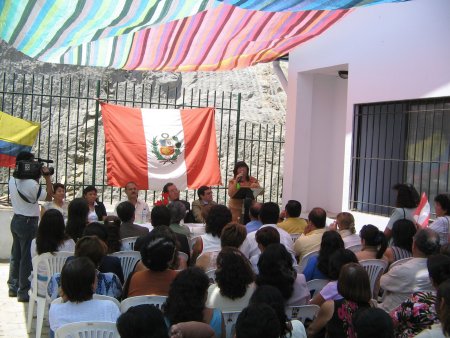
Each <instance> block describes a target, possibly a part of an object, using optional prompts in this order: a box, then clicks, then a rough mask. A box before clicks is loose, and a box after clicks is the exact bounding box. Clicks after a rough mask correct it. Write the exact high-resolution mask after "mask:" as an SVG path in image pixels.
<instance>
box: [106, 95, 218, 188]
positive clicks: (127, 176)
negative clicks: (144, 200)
mask: <svg viewBox="0 0 450 338" xmlns="http://www.w3.org/2000/svg"><path fill="white" fill-rule="evenodd" d="M101 108H102V116H103V127H104V131H105V146H106V160H107V177H108V184H109V185H112V186H116V187H123V186H125V184H126V183H127V182H130V181H133V182H135V183H136V185H137V186H138V188H139V189H145V190H147V189H152V190H161V189H162V188H163V186H164V185H165V184H166V183H168V182H172V183H174V184H175V185H176V186H177V187H178V188H179V189H185V188H193V189H196V188H199V187H200V186H202V185H220V184H221V177H220V168H219V158H218V155H217V142H216V129H215V120H214V108H196V109H146V108H131V107H124V106H118V105H112V104H107V103H101Z"/></svg>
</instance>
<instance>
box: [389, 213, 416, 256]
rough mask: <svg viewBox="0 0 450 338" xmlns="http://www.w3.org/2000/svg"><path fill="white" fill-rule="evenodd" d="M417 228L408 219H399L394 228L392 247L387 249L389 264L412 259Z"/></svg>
mask: <svg viewBox="0 0 450 338" xmlns="http://www.w3.org/2000/svg"><path fill="white" fill-rule="evenodd" d="M416 232H417V228H416V226H415V224H414V223H413V222H411V221H410V220H408V219H399V220H398V221H395V223H394V225H393V226H392V245H391V246H390V247H389V248H387V249H386V251H385V253H384V255H385V256H386V257H387V259H388V261H389V264H391V263H394V262H395V261H398V260H399V259H404V258H409V257H412V243H413V238H414V235H415V234H416Z"/></svg>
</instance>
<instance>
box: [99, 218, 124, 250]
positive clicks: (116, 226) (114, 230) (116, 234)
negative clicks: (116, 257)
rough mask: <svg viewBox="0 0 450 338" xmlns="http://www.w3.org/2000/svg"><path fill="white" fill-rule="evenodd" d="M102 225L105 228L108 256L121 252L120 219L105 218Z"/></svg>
mask: <svg viewBox="0 0 450 338" xmlns="http://www.w3.org/2000/svg"><path fill="white" fill-rule="evenodd" d="M103 224H104V225H105V226H106V232H107V233H108V237H107V239H106V245H107V246H108V254H112V253H114V252H118V251H121V250H122V242H121V241H120V218H119V217H117V216H106V218H105V220H104V222H103Z"/></svg>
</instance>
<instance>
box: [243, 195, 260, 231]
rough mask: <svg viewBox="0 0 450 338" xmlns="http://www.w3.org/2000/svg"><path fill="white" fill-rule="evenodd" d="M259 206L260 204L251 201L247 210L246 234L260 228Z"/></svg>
mask: <svg viewBox="0 0 450 338" xmlns="http://www.w3.org/2000/svg"><path fill="white" fill-rule="evenodd" d="M261 205H262V204H261V203H259V202H256V201H253V202H252V204H251V205H250V208H249V209H248V215H249V218H250V222H248V223H247V224H246V225H245V227H246V229H247V233H248V234H249V233H251V232H253V231H256V230H258V229H259V228H261V225H262V222H261V221H260V220H259V211H260V210H261Z"/></svg>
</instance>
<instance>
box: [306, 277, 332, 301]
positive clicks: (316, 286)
mask: <svg viewBox="0 0 450 338" xmlns="http://www.w3.org/2000/svg"><path fill="white" fill-rule="evenodd" d="M329 282H330V281H329V280H327V279H313V280H310V281H307V282H306V286H307V287H308V290H309V292H310V293H311V297H314V296H315V295H316V294H318V293H319V292H320V291H321V290H322V289H323V287H324V286H325V285H327V284H328V283H329Z"/></svg>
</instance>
